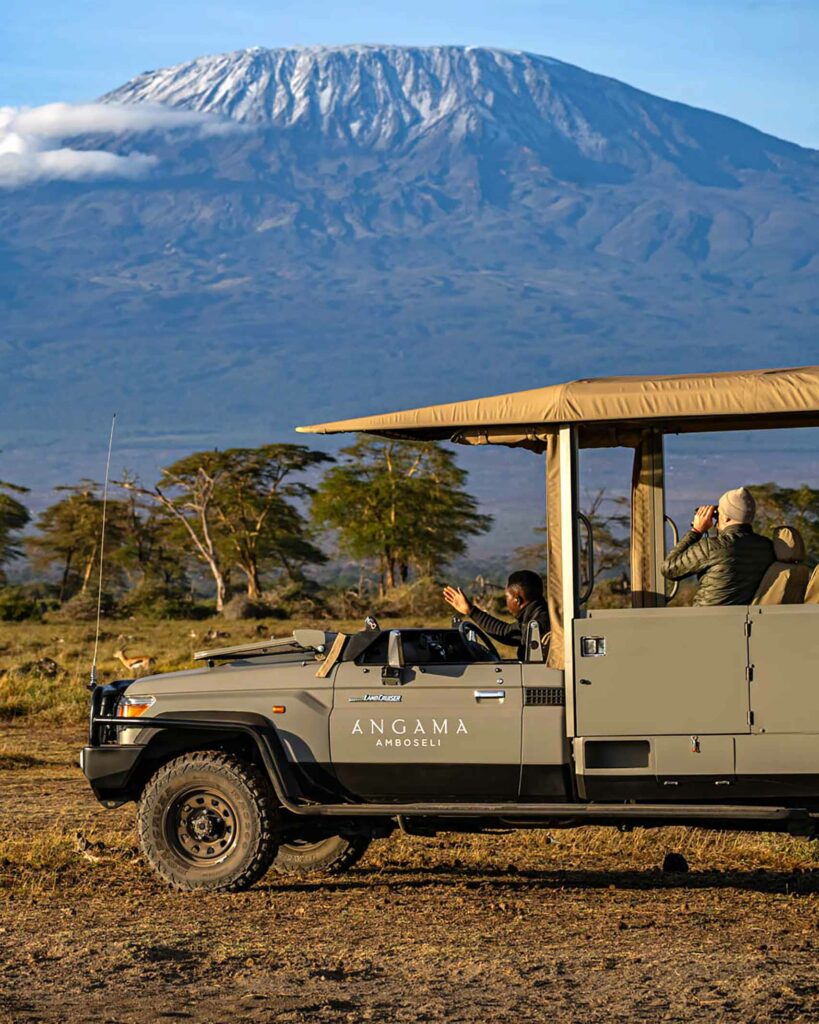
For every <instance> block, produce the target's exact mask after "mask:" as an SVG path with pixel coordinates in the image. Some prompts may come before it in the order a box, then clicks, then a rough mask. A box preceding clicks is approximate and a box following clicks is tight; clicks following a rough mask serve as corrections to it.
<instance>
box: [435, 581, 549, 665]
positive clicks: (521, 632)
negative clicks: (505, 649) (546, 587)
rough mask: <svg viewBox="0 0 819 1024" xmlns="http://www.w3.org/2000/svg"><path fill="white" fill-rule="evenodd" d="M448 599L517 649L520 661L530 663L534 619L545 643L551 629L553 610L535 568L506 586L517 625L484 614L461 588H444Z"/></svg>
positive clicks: (504, 642)
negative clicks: (529, 642)
mask: <svg viewBox="0 0 819 1024" xmlns="http://www.w3.org/2000/svg"><path fill="white" fill-rule="evenodd" d="M444 600H445V601H446V602H447V604H450V605H452V607H453V608H454V609H455V611H456V612H458V614H459V615H468V616H469V618H470V619H471V620H472V621H473V622H474V623H475V625H476V626H478V627H479V628H480V629H482V630H483V631H484V633H486V634H487V636H490V637H491V638H492V639H493V640H497V641H498V642H499V643H502V644H507V645H508V646H509V647H517V649H518V659H519V660H520V661H525V660H526V643H525V640H526V629H527V627H528V625H529V623H530V622H531V621H532V620H533V619H534V620H535V621H536V622H537V623H538V625H539V626H540V635H541V637H542V638H543V639H544V640H545V639H546V637H547V635H548V633H549V630H550V629H551V626H550V623H549V608H548V606H547V604H546V601H545V599H544V597H543V580H542V579H541V577H540V576H539V575H538V574H537V573H536V572H532V571H531V569H521V570H520V571H518V572H513V573H512V575H511V576H510V577H509V580H508V582H507V584H506V607H507V608H508V609H509V614H510V615H514V616H515V621H514V622H504V621H503V619H498V618H495V616H494V615H490V614H489V612H485V611H482V610H481V609H480V608H478V607H476V605H474V604H473V603H472V601H470V600H469V598H468V597H467V596H466V594H465V593H464V592H463V590H461V588H460V587H444Z"/></svg>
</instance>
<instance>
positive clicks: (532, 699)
mask: <svg viewBox="0 0 819 1024" xmlns="http://www.w3.org/2000/svg"><path fill="white" fill-rule="evenodd" d="M525 690H526V692H525V694H524V699H523V703H524V704H525V705H526V707H529V708H546V707H548V708H554V707H562V706H563V704H565V703H566V691H565V690H564V689H563V687H562V686H527V687H526V688H525Z"/></svg>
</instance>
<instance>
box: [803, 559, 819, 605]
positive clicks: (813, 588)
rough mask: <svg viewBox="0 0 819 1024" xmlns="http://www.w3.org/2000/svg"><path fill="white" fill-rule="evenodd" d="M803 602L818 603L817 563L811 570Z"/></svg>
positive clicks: (818, 572)
mask: <svg viewBox="0 0 819 1024" xmlns="http://www.w3.org/2000/svg"><path fill="white" fill-rule="evenodd" d="M805 604H819V565H817V566H816V568H815V569H814V570H813V574H812V576H811V578H810V580H809V581H808V589H807V591H806V592H805Z"/></svg>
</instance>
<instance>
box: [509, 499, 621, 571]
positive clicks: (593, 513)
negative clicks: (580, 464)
mask: <svg viewBox="0 0 819 1024" xmlns="http://www.w3.org/2000/svg"><path fill="white" fill-rule="evenodd" d="M583 511H584V515H585V516H586V517H587V518H588V520H589V522H590V523H591V526H592V535H593V540H594V582H595V583H596V582H597V581H598V580H600V579H601V577H606V576H611V575H612V574H613V573H621V574H623V575H624V577H626V578H627V574H628V568H629V530H630V524H631V516H630V511H629V500H628V498H625V497H623V496H622V495H619V494H616V495H611V494H609V493H608V491H607V490H606V489H605V488H601V489H600V490H598V491H596V492H595V493H594V494H593V495H591V496H590V497H588V498H587V500H586V503H585V508H584V510H583ZM534 532H535V533H536V534H537V535H538V536H539V537H540V538H542V539H540V540H539V541H538V542H537V543H535V544H531V545H527V546H526V547H521V548H517V549H516V550H515V555H516V557H517V558H518V559H519V560H520V561H522V562H528V563H531V564H532V565H533V567H535V568H536V569H537V570H538V571H541V572H545V571H546V564H547V553H546V552H547V542H546V534H547V531H546V527H545V526H539V527H537V528H536V529H535V531H534ZM580 564H581V567H583V569H584V571H587V570H588V565H589V540H588V537H587V536H586V532H585V530H581V541H580Z"/></svg>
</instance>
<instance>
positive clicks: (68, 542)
mask: <svg viewBox="0 0 819 1024" xmlns="http://www.w3.org/2000/svg"><path fill="white" fill-rule="evenodd" d="M99 489H100V485H99V484H96V483H94V482H93V481H91V480H84V481H82V482H81V483H79V484H77V485H75V486H68V487H57V488H55V490H57V491H65V492H67V495H66V497H64V498H61V499H60V500H59V501H56V502H55V503H54V504H53V505H50V506H49V507H48V508H47V509H45V511H44V512H42V513H41V514H40V515H39V516H38V518H37V522H36V524H35V525H36V527H37V534H36V536H34V537H31V538H29V539H28V541H27V542H26V547H27V548H28V551H29V554H30V556H31V560H32V562H33V564H34V565H36V566H42V567H46V566H51V565H55V564H56V565H59V566H60V569H61V574H60V589H59V600H60V602H62V601H64V600H65V599H66V598H67V597H69V596H70V595H71V593H73V592H74V591H76V590H79V592H80V593H82V594H84V593H86V591H87V590H88V587H89V584H90V583H91V578H92V573H93V571H94V566H95V565H96V564H97V562H98V560H99V554H100V542H101V537H102V500H101V498H100V497H99V496H98V491H99ZM125 514H126V508H125V505H124V503H123V502H121V501H120V502H118V501H109V502H108V515H107V522H106V526H105V550H106V552H108V553H109V554H111V555H112V556H114V554H115V552H116V550H117V548H118V547H119V546H120V544H121V543H122V540H123V536H124V528H123V520H124V517H125ZM106 569H107V571H108V574H109V579H113V578H114V577H115V576H116V575H117V573H118V571H119V570H118V566H117V559H116V557H112V558H111V559H110V560H108V561H107V564H106Z"/></svg>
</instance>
